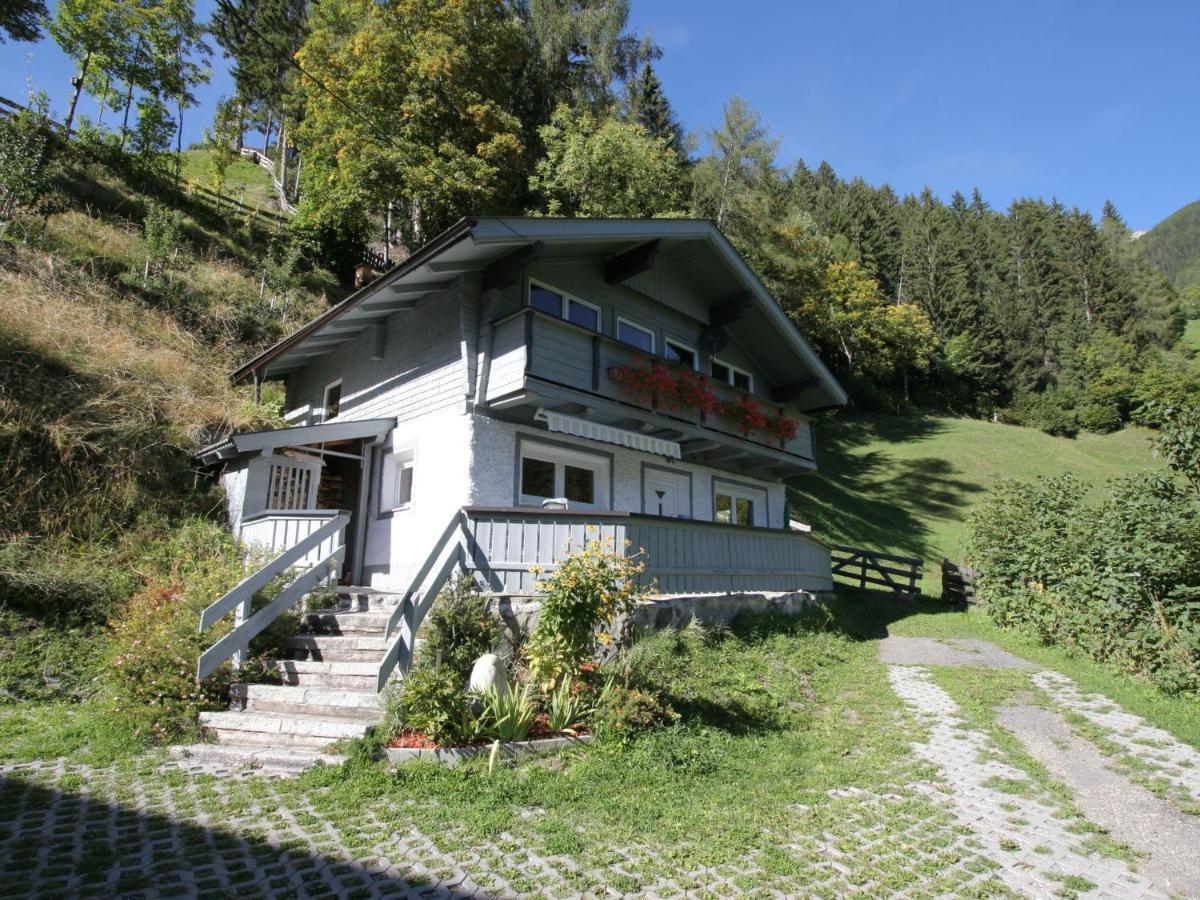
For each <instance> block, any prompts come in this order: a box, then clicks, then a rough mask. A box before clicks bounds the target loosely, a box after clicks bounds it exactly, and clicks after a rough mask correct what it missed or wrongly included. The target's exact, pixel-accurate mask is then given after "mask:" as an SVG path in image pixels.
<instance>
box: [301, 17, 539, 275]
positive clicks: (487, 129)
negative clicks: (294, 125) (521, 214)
mask: <svg viewBox="0 0 1200 900" xmlns="http://www.w3.org/2000/svg"><path fill="white" fill-rule="evenodd" d="M531 49H532V48H531V47H530V45H529V42H528V40H527V34H526V32H525V26H524V24H523V23H522V21H521V20H520V19H519V18H518V17H517V16H516V15H515V14H514V13H513V12H512V11H511V10H509V9H508V8H507V7H504V6H500V5H498V4H496V3H494V2H491V0H462V2H457V3H450V4H446V3H441V2H437V0H385V2H374V0H331V2H324V3H322V4H320V5H319V6H317V7H315V8H314V12H313V17H312V20H311V33H310V34H309V36H308V38H307V39H306V41H305V42H304V45H303V46H302V47H301V48H300V51H299V52H298V54H297V59H298V60H299V62H300V64H301V65H302V66H303V69H304V72H305V73H306V74H305V75H304V76H302V79H301V84H302V88H303V91H304V110H303V112H304V119H303V122H302V123H301V126H300V131H299V138H300V141H301V143H302V146H303V148H304V159H305V167H304V174H303V177H302V179H301V182H302V185H303V184H314V185H319V189H317V190H311V191H308V190H305V191H304V192H303V198H302V202H301V215H302V217H303V222H304V224H305V227H307V228H309V229H311V230H313V232H314V233H319V232H321V231H322V230H323V229H325V226H326V225H329V224H333V223H337V224H336V225H334V227H333V228H332V232H337V233H341V232H343V231H344V229H345V228H346V227H347V226H351V225H354V223H362V222H365V221H366V219H367V216H368V215H369V214H379V213H382V212H383V211H384V210H387V209H389V208H391V209H394V210H396V211H398V212H399V214H400V215H399V220H400V221H399V230H400V233H401V235H402V237H403V239H404V241H405V242H407V243H409V245H410V246H412V245H413V244H416V243H419V242H421V241H422V240H424V238H425V236H427V235H429V234H432V233H436V231H438V230H440V229H442V228H444V227H445V226H446V225H448V224H449V223H450V222H452V221H454V220H455V219H456V218H458V217H459V216H462V215H464V214H467V213H478V212H481V211H490V212H499V211H506V210H514V209H519V208H520V205H518V204H521V205H523V204H522V203H521V201H523V200H524V197H525V191H526V175H525V173H526V172H527V171H528V170H527V169H526V160H527V158H528V147H529V145H530V143H531V140H532V139H535V138H536V135H535V134H533V133H532V132H531V131H530V130H529V128H528V127H527V125H526V123H523V122H522V120H521V119H520V118H519V117H518V116H516V115H515V114H514V113H512V112H511V111H510V110H511V109H512V108H513V107H514V105H516V94H517V92H518V91H519V89H520V85H519V78H518V76H519V75H520V74H521V72H522V71H523V70H524V67H525V64H526V62H527V54H528V53H529V52H531ZM364 236H365V235H364ZM343 262H345V261H343Z"/></svg>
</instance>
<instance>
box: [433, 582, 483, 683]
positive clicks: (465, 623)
mask: <svg viewBox="0 0 1200 900" xmlns="http://www.w3.org/2000/svg"><path fill="white" fill-rule="evenodd" d="M500 632H501V625H500V621H499V619H497V618H496V616H495V615H493V614H492V612H491V611H490V610H489V609H488V600H487V598H486V597H485V596H483V594H481V593H480V592H479V587H478V585H477V584H476V583H475V580H474V579H473V578H472V577H470V576H464V577H463V578H460V579H459V580H457V581H455V582H453V583H451V584H448V585H447V586H446V587H444V588H443V589H442V592H441V593H440V594H438V597H437V599H436V600H435V601H434V603H433V608H432V609H431V610H430V611H429V615H427V616H426V617H425V621H424V622H422V623H421V640H422V644H421V659H420V663H421V665H424V666H440V667H441V668H442V669H444V670H445V671H447V672H449V673H450V674H452V675H453V676H454V677H455V678H457V679H458V682H459V686H460V687H461V686H462V685H464V684H466V682H467V679H468V677H469V676H470V674H471V667H472V666H474V665H475V660H477V659H479V657H481V656H483V655H484V654H485V653H492V652H494V651H495V649H496V647H497V646H498V645H499V643H500Z"/></svg>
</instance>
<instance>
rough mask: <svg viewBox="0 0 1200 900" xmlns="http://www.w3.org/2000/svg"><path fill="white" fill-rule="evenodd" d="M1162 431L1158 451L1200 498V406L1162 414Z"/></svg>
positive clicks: (1156, 442)
mask: <svg viewBox="0 0 1200 900" xmlns="http://www.w3.org/2000/svg"><path fill="white" fill-rule="evenodd" d="M1159 418H1160V420H1161V421H1162V431H1161V432H1160V433H1159V435H1158V440H1157V441H1155V450H1157V452H1158V453H1159V454H1161V455H1162V457H1163V458H1164V459H1166V461H1167V465H1169V466H1170V467H1171V468H1172V469H1174V470H1175V471H1176V472H1178V473H1179V474H1180V475H1182V476H1183V477H1184V478H1185V479H1187V481H1188V483H1189V484H1190V485H1191V486H1192V490H1193V491H1194V492H1195V493H1196V496H1197V498H1198V499H1200V405H1196V404H1193V405H1191V406H1188V407H1185V408H1183V409H1171V408H1167V409H1165V410H1163V411H1162V412H1161V413H1160V414H1159Z"/></svg>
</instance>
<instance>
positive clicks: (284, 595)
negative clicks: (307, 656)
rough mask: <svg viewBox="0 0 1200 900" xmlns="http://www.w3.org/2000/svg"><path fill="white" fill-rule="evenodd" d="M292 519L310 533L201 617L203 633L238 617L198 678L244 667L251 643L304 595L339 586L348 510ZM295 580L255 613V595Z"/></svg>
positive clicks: (205, 657) (207, 655)
mask: <svg viewBox="0 0 1200 900" xmlns="http://www.w3.org/2000/svg"><path fill="white" fill-rule="evenodd" d="M291 515H292V518H293V519H302V518H306V519H307V520H309V521H308V522H307V525H310V526H315V527H311V528H308V529H307V534H305V535H304V536H303V537H300V538H298V539H297V540H296V542H295V543H293V544H291V545H290V546H287V547H286V548H285V549H283V551H282V552H281V553H279V554H278V555H276V556H275V557H274V558H273V559H271V560H270V561H268V562H267V563H266V564H265V565H263V566H262V567H260V568H259V569H257V570H256V571H255V572H254V573H252V574H251V575H248V576H247V577H246V578H244V579H242V581H241V582H239V583H238V585H237V586H236V587H234V588H233V589H232V590H231V591H229V593H227V594H225V596H223V597H222V598H221V599H220V600H217V601H216V602H215V603H213V604H212V605H211V606H209V607H208V608H207V609H205V610H204V612H203V613H201V614H200V632H201V634H203V633H204V632H205V631H207V630H208V629H209V628H211V627H212V626H213V625H215V624H216V623H217V622H219V621H220V620H221V619H223V618H224V617H225V616H226V615H228V614H229V613H230V612H233V613H234V614H235V621H234V626H233V629H232V630H231V631H230V632H229V633H228V634H226V635H225V636H224V637H222V638H221V639H220V640H219V641H217V642H216V643H215V644H213V645H212V646H211V647H209V648H208V649H207V650H205V651H204V652H203V653H202V654H200V659H199V660H198V661H197V663H196V677H197V678H200V679H204V678H207V677H208V676H209V675H211V674H212V673H213V672H215V671H216V670H217V667H218V666H220V665H221V663H223V662H225V660H227V659H230V658H233V659H234V664H235V665H237V664H239V663H240V662H241V657H242V655H243V654H244V653H245V652H246V651H247V649H248V648H249V646H250V641H251V640H252V639H253V638H254V637H255V636H256V635H258V634H260V633H261V632H262V631H263V630H264V629H265V628H266V627H267V626H268V625H270V624H271V623H272V622H274V621H275V620H276V619H277V618H279V616H280V615H282V614H283V613H284V612H286V611H287V610H288V609H290V608H291V607H292V606H294V605H295V604H296V603H297V601H299V600H300V599H301V598H302V597H303V596H304V595H305V594H307V593H308V592H309V591H311V590H312V589H313V588H315V587H316V586H317V585H319V584H320V583H321V582H322V581H336V580H337V573H338V571H339V570H340V569H341V565H342V560H343V557H344V556H345V553H346V548H345V543H344V540H343V538H344V535H345V530H346V524H347V523H348V522H349V521H350V513H348V512H345V511H344V510H313V511H311V512H306V513H293V514H291ZM288 572H292V573H294V574H295V577H294V578H293V580H292V581H291V583H290V584H288V585H287V587H285V588H284V589H283V590H282V591H280V592H279V593H278V594H277V595H276V596H275V597H274V598H273V599H272V600H271V602H270V603H268V604H267V605H266V606H264V607H263V608H262V609H260V610H259V611H258V612H255V613H253V614H252V613H251V602H252V600H253V599H254V595H255V594H256V593H258V592H259V591H260V590H262V589H263V588H264V587H266V586H267V585H268V584H270V583H271V582H272V581H274V580H275V579H276V578H278V577H279V576H281V575H284V574H285V573H288Z"/></svg>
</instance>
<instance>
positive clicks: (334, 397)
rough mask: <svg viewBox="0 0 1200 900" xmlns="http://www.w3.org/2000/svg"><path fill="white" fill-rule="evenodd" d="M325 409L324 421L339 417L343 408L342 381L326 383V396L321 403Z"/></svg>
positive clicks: (322, 419)
mask: <svg viewBox="0 0 1200 900" xmlns="http://www.w3.org/2000/svg"><path fill="white" fill-rule="evenodd" d="M321 408H322V410H323V416H322V418H321V421H322V422H328V421H329V420H330V419H334V418H337V414H338V413H339V412H341V409H342V382H341V381H335V382H333V384H327V385H325V396H324V398H323V400H322V403H321Z"/></svg>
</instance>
